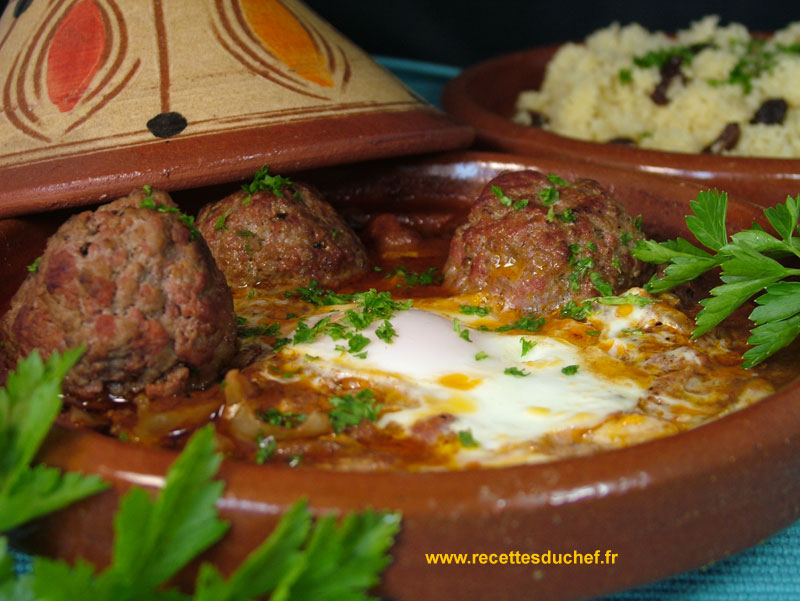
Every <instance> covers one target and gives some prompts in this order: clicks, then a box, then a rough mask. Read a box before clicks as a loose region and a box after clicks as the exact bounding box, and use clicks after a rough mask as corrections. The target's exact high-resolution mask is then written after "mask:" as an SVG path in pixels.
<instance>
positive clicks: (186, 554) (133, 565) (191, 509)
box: [98, 426, 227, 594]
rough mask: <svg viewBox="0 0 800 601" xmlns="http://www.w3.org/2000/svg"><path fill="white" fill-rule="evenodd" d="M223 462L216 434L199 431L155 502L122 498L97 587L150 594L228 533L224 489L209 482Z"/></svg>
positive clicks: (137, 492)
mask: <svg viewBox="0 0 800 601" xmlns="http://www.w3.org/2000/svg"><path fill="white" fill-rule="evenodd" d="M221 461H222V456H221V455H220V454H219V453H217V452H216V449H215V442H214V430H213V427H211V426H206V427H204V428H202V429H200V430H198V431H197V432H196V433H195V434H194V435H193V436H192V438H191V439H190V440H189V442H188V443H187V445H186V448H185V449H184V450H183V452H182V453H181V454H180V455H179V456H178V458H177V459H176V460H175V462H174V463H173V464H172V466H171V467H170V469H169V471H168V472H167V477H166V480H165V483H164V488H163V489H162V490H161V492H160V493H159V494H158V496H157V498H156V500H155V501H154V500H153V499H152V498H151V496H150V495H149V494H148V493H147V492H146V491H145V490H144V489H142V488H132V489H131V490H130V491H129V492H128V493H127V494H126V495H125V497H123V499H122V501H121V503H120V507H119V510H118V512H117V515H116V517H115V520H114V535H115V536H114V550H113V558H112V561H111V565H110V566H109V568H108V569H107V570H106V571H105V572H104V573H103V574H102V575H101V576H100V577H99V578H98V586H100V587H101V588H102V585H104V584H108V583H109V581H110V582H112V583H114V584H118V585H124V586H126V587H127V588H128V590H130V591H140V592H141V593H142V594H144V593H145V592H146V591H152V590H154V589H156V588H157V587H158V586H160V585H161V584H163V583H164V582H166V581H167V580H168V579H169V578H171V577H172V576H173V575H174V574H176V573H177V572H178V570H180V569H181V568H182V567H183V566H185V565H186V564H187V563H188V562H189V561H191V559H193V558H194V557H195V556H196V555H198V554H199V553H200V552H201V551H203V550H204V549H206V548H208V547H209V546H211V545H212V544H213V543H214V542H216V541H217V540H219V538H220V537H221V536H222V535H223V534H224V532H225V531H226V530H227V524H226V523H225V522H222V521H221V520H219V518H218V517H217V512H216V502H217V500H218V499H219V497H220V496H221V495H222V489H223V487H224V483H223V482H222V481H212V480H211V478H212V477H213V476H214V474H216V472H217V469H218V468H219V464H220V462H221Z"/></svg>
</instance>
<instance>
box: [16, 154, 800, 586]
mask: <svg viewBox="0 0 800 601" xmlns="http://www.w3.org/2000/svg"><path fill="white" fill-rule="evenodd" d="M522 167H535V168H539V169H541V170H543V171H545V172H548V173H558V174H560V175H562V176H563V177H566V178H572V177H578V176H587V177H593V178H595V179H597V180H599V181H600V182H602V183H604V184H606V185H608V186H610V187H611V188H613V190H614V192H615V193H616V195H617V196H618V197H619V198H620V199H621V200H622V201H623V203H624V204H626V205H627V207H628V209H629V211H631V212H632V213H634V214H636V213H641V214H642V215H643V217H644V228H645V231H647V232H650V233H651V235H658V236H669V237H672V236H676V235H686V232H685V231H684V222H683V216H684V215H685V213H686V212H687V202H688V200H690V199H692V198H694V197H695V196H696V193H697V191H698V188H697V187H695V186H694V185H691V184H685V183H679V182H675V181H673V180H669V179H666V178H653V177H651V176H648V175H646V174H642V173H637V172H630V171H621V170H614V169H608V168H605V167H600V166H597V165H591V164H588V163H583V164H581V163H564V162H557V161H552V160H545V159H526V158H520V157H515V156H511V155H498V154H488V153H485V154H480V153H456V154H450V155H444V156H439V157H433V158H428V159H416V160H403V161H399V160H392V161H382V162H377V163H372V164H360V165H355V166H350V167H343V168H337V169H325V170H317V171H313V172H308V173H305V174H302V175H298V176H297V178H298V179H299V178H300V177H303V178H304V179H308V180H311V181H312V182H313V183H316V184H317V185H318V186H319V187H320V188H322V190H323V191H325V192H326V193H327V194H328V196H329V198H330V199H331V200H332V201H333V202H334V203H337V204H341V203H364V204H366V205H368V204H369V203H370V201H371V199H375V198H380V197H386V196H390V197H391V198H392V199H394V201H395V202H396V203H397V204H398V206H402V207H407V206H408V205H409V204H413V203H420V204H426V203H429V202H437V201H454V202H464V203H467V202H470V201H471V200H472V199H473V198H474V196H475V194H476V191H477V190H478V188H479V187H481V186H482V185H483V184H484V183H485V182H486V181H487V180H488V179H489V178H491V177H492V176H493V175H495V174H497V173H498V172H499V171H502V170H505V169H519V168H522ZM759 212H760V211H759V210H758V209H757V208H756V207H754V206H753V205H750V204H747V203H745V202H740V201H735V200H731V203H730V211H729V221H730V226H731V227H742V226H747V225H749V224H750V223H751V221H752V219H753V218H755V217H756V215H757V214H758V213H759ZM61 217H62V218H63V215H62V216H61ZM45 220H51V221H52V220H55V216H52V215H48V216H39V217H34V218H27V219H25V220H6V221H3V222H0V244H2V245H3V246H2V248H0V255H1V256H2V262H3V263H2V272H3V273H4V274H9V275H11V274H13V276H14V277H13V278H12V277H9V278H4V281H3V282H2V283H0V298H2V299H8V297H9V296H10V295H11V294H12V292H13V290H14V289H15V288H16V286H17V285H18V282H19V279H21V278H22V277H24V272H25V268H24V266H25V265H26V264H27V263H28V262H30V261H31V260H32V258H33V257H34V256H36V255H37V254H38V253H39V252H40V250H41V246H42V244H43V242H44V236H45V235H46V233H47V231H48V229H51V228H52V226H53V225H54V224H53V223H45ZM20 245H21V246H20ZM12 249H20V252H16V251H15V250H14V251H13V252H12ZM798 406H800V382H796V383H794V384H792V385H790V386H789V387H787V388H786V389H785V390H782V391H781V392H779V393H777V394H775V395H773V396H772V397H770V398H768V399H766V400H763V401H761V402H760V403H758V404H756V405H753V406H751V407H749V408H747V409H745V410H743V411H740V412H738V413H735V414H733V415H730V416H728V417H725V418H723V419H721V420H719V421H717V422H714V423H711V424H708V425H705V426H702V427H700V428H698V429H696V430H693V431H690V432H687V433H683V434H680V435H677V436H673V437H669V438H664V439H660V440H656V441H653V442H649V443H646V444H642V445H639V446H634V447H630V448H627V449H624V450H619V451H613V452H607V453H602V454H598V455H595V456H591V457H583V458H576V459H569V460H564V461H558V462H554V463H550V464H543V465H532V466H522V467H513V468H503V469H491V470H469V471H463V472H453V473H335V472H327V471H321V470H316V469H304V468H302V467H300V468H296V469H292V468H289V467H282V466H258V465H254V464H247V463H243V462H238V461H233V460H231V461H226V462H225V463H224V464H223V468H222V472H221V476H222V477H223V478H224V479H225V481H226V483H227V488H226V492H225V496H224V498H223V500H222V503H221V507H220V509H221V511H222V515H223V516H224V518H225V519H228V520H230V521H231V524H232V528H231V530H230V533H229V534H228V535H227V536H226V538H225V539H224V540H223V541H222V542H221V544H219V545H217V546H216V547H214V548H213V549H212V550H210V551H209V552H208V553H207V554H206V555H205V557H204V559H205V560H208V561H213V562H215V563H216V564H217V565H219V566H220V567H221V568H222V569H230V568H231V567H232V566H234V565H235V564H236V563H237V562H239V561H240V560H241V559H242V558H243V557H244V556H245V554H246V553H247V552H248V551H249V550H250V549H252V548H253V547H255V546H256V545H257V544H258V543H259V542H260V541H261V540H262V539H263V538H264V537H265V536H266V535H267V534H268V533H269V532H270V530H271V529H272V528H273V526H274V524H275V523H276V520H277V519H278V516H279V515H280V514H281V512H283V511H284V510H285V509H286V508H287V507H288V506H289V505H290V504H291V503H292V502H293V501H295V500H296V499H297V498H298V497H307V498H308V499H309V500H310V503H311V507H312V508H313V510H314V511H315V512H320V513H322V512H331V511H333V512H342V511H348V510H353V509H360V508H365V507H373V508H387V509H393V510H399V511H401V512H402V513H403V526H402V531H401V534H400V536H399V539H398V541H397V544H396V546H395V547H394V549H393V555H394V563H393V564H392V565H391V567H390V568H389V569H388V571H387V572H386V574H385V578H384V579H383V583H382V585H381V589H380V591H379V592H380V593H381V594H382V595H384V596H385V597H386V598H390V599H395V600H398V601H400V600H407V601H418V600H419V599H440V600H442V601H449V600H452V601H462V600H463V599H470V600H472V601H477V600H484V599H485V600H487V601H488V600H491V601H495V600H496V599H507V600H515V599H518V600H529V599H537V600H548V599H549V600H558V599H561V600H564V599H576V598H582V597H586V596H592V595H599V594H602V593H606V592H610V591H613V590H618V589H623V588H627V587H631V586H634V585H638V584H642V583H645V582H648V581H652V580H655V579H660V578H663V577H665V576H668V575H670V574H674V573H677V572H681V571H685V570H688V569H690V568H694V567H697V566H702V565H705V564H707V563H708V562H711V561H713V560H716V559H719V558H722V557H724V556H726V555H729V554H731V553H734V552H736V551H738V550H740V549H743V548H745V547H748V546H750V545H753V544H755V543H757V542H759V541H760V540H762V539H763V538H765V537H767V536H768V535H770V534H771V533H773V532H775V531H776V530H778V529H780V528H783V527H785V526H787V525H788V524H790V523H792V522H794V521H795V520H797V519H798V518H799V517H800V505H798V503H797V502H796V499H797V498H798V497H800V411H798ZM174 457H175V455H174V454H173V453H172V452H168V451H161V450H153V449H148V448H143V447H139V446H134V445H132V444H129V443H123V442H120V441H117V440H115V439H111V438H106V437H103V436H101V435H98V434H95V433H89V432H79V431H67V430H57V431H54V432H53V434H52V435H51V437H50V438H49V441H48V443H47V445H46V447H45V449H44V451H43V453H42V459H43V460H44V461H46V462H47V463H50V464H52V465H56V466H59V467H62V468H66V469H72V470H81V471H84V472H92V473H97V474H100V475H101V476H102V477H103V478H105V479H106V480H108V481H109V482H111V483H112V485H113V488H112V489H111V490H110V491H108V492H106V493H103V494H101V495H98V496H96V497H93V498H91V499H88V500H86V501H83V502H81V503H78V504H76V505H74V506H73V507H71V508H68V509H67V510H64V511H62V512H60V513H58V514H56V515H54V516H52V517H50V518H48V519H46V520H43V521H41V522H39V523H38V525H37V526H36V527H35V528H34V529H33V530H32V531H30V532H29V533H28V534H29V539H28V543H29V544H30V545H31V547H32V548H33V549H34V550H36V551H38V552H44V553H48V554H54V555H57V556H59V557H65V558H70V559H71V558H75V557H77V556H79V555H80V556H85V557H87V558H89V559H90V560H93V561H96V562H101V563H102V562H104V561H105V560H106V559H107V557H108V553H109V549H110V536H111V524H112V522H111V516H112V513H113V511H114V509H115V507H116V503H117V500H118V498H119V496H120V494H121V493H122V492H123V491H124V490H125V489H126V488H127V487H128V486H130V485H131V484H141V485H144V486H158V485H159V484H160V482H161V477H162V476H163V474H164V472H165V470H166V468H167V466H168V465H169V463H170V462H171V461H172V460H173V459H174ZM548 550H549V551H552V552H554V553H555V552H562V553H572V552H573V551H576V552H578V553H592V554H594V552H595V551H596V550H597V551H599V555H598V556H600V557H603V558H604V557H605V552H606V550H608V551H610V552H613V553H617V554H618V558H617V560H616V562H615V563H614V565H581V566H574V565H538V566H523V565H505V566H501V565H485V566H481V565H461V566H456V565H450V566H434V565H428V564H427V563H426V560H425V554H426V553H467V554H472V553H487V554H488V553H509V552H513V551H519V552H520V553H540V554H544V553H546V552H547V551H548ZM184 576H186V577H187V578H188V577H189V574H184Z"/></svg>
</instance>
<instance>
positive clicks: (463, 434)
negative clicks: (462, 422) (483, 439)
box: [458, 430, 481, 449]
mask: <svg viewBox="0 0 800 601" xmlns="http://www.w3.org/2000/svg"><path fill="white" fill-rule="evenodd" d="M458 442H460V443H461V446H462V447H465V448H468V449H469V448H475V447H479V446H481V445H480V443H478V441H477V440H475V438H474V437H473V436H472V430H459V431H458Z"/></svg>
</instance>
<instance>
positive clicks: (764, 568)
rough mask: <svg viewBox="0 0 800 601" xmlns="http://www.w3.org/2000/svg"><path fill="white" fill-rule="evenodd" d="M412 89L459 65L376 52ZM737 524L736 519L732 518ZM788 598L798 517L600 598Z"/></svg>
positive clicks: (798, 541) (796, 565)
mask: <svg viewBox="0 0 800 601" xmlns="http://www.w3.org/2000/svg"><path fill="white" fill-rule="evenodd" d="M377 60H378V62H380V63H381V64H383V65H384V66H385V67H386V68H387V69H389V70H390V71H392V72H393V73H394V74H395V75H397V76H398V77H399V78H400V79H402V80H403V81H404V82H405V84H406V85H407V86H408V87H410V88H411V89H412V90H414V91H416V92H417V93H418V94H419V95H420V96H422V97H423V98H425V99H426V100H427V101H428V102H430V103H431V104H433V105H435V106H440V104H439V98H440V96H441V93H442V88H443V87H444V84H445V83H446V82H447V80H449V79H451V78H452V77H455V76H456V75H457V74H458V72H459V69H458V68H456V67H450V66H446V65H437V64H431V63H423V62H418V61H411V60H406V59H398V58H390V57H382V56H379V57H377ZM731 527H732V528H735V527H736V525H735V524H731ZM644 599H647V600H648V601H662V600H663V601H678V600H680V601H787V600H791V599H798V600H800V522H798V523H796V524H794V525H793V526H791V527H790V528H787V529H786V530H784V531H783V532H780V533H778V534H776V535H774V536H773V537H772V538H769V539H768V540H766V541H764V542H763V543H761V544H760V545H758V546H756V547H753V548H751V549H748V550H746V551H743V552H742V553H739V554H737V555H734V556H732V557H729V558H727V559H724V560H721V561H718V562H716V563H715V564H713V565H711V566H706V567H705V568H702V569H698V570H694V571H692V572H687V573H685V574H680V575H678V576H675V577H673V578H669V579H666V580H663V581H661V582H656V583H654V584H651V585H648V586H643V587H640V588H637V589H633V590H629V591H625V592H621V593H616V594H613V595H608V596H605V597H602V598H601V599H597V600H596V601H639V600H644Z"/></svg>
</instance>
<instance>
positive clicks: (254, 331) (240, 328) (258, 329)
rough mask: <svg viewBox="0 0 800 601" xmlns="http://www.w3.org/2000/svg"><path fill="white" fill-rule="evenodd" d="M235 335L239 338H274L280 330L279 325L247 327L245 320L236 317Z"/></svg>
mask: <svg viewBox="0 0 800 601" xmlns="http://www.w3.org/2000/svg"><path fill="white" fill-rule="evenodd" d="M236 325H237V329H236V333H237V335H238V336H239V337H240V338H253V337H255V336H275V335H277V334H278V332H279V331H280V329H281V326H280V324H278V323H272V324H270V325H268V326H264V325H256V326H252V327H250V326H248V325H247V319H245V318H244V317H242V316H241V315H237V316H236Z"/></svg>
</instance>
